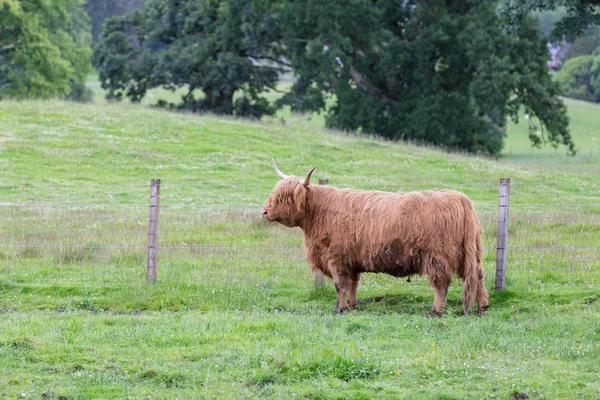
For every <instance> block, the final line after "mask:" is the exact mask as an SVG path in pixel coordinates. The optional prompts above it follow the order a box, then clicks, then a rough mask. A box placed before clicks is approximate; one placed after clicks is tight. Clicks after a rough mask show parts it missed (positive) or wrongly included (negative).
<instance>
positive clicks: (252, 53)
mask: <svg viewBox="0 0 600 400" xmlns="http://www.w3.org/2000/svg"><path fill="white" fill-rule="evenodd" d="M271 5H272V3H271V2H270V1H268V0H261V1H252V2H248V1H244V0H213V1H204V0H178V1H176V0H149V1H148V2H147V3H146V4H145V6H144V8H143V9H142V10H136V11H134V12H133V13H131V14H129V15H126V16H123V17H118V18H112V19H110V20H108V21H107V23H106V25H105V29H104V31H103V32H102V35H101V40H100V42H99V44H98V46H97V50H96V53H95V64H96V65H97V66H98V70H99V74H100V81H101V83H102V87H103V88H105V89H106V90H107V91H108V95H107V97H108V98H110V99H117V100H118V99H121V98H122V97H123V96H126V97H129V98H130V99H131V100H132V101H139V100H141V98H143V96H144V95H145V93H146V91H147V90H148V89H150V88H153V87H158V86H163V87H166V88H168V89H173V90H174V89H177V88H186V94H185V95H184V96H183V97H182V103H181V104H179V105H171V106H172V107H178V108H180V109H186V110H192V111H211V112H215V113H223V114H235V115H241V116H249V117H257V118H258V117H260V116H262V115H264V114H271V113H273V111H274V109H273V107H272V105H271V104H269V102H268V101H267V100H266V99H265V98H263V97H261V96H260V93H261V92H263V91H264V90H266V89H268V88H273V89H274V88H275V84H276V82H277V80H278V72H279V71H281V66H280V62H279V60H280V55H281V51H282V50H281V48H280V44H279V42H278V40H277V39H278V36H277V35H278V32H277V29H276V25H275V21H274V20H273V16H272V15H271V13H270V7H271ZM199 92H200V93H199ZM237 93H241V96H240V97H238V98H237V99H235V100H234V96H235V95H236V94H237Z"/></svg>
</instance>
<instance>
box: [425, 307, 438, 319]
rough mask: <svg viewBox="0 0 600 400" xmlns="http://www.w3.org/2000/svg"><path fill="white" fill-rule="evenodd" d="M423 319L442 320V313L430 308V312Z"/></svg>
mask: <svg viewBox="0 0 600 400" xmlns="http://www.w3.org/2000/svg"><path fill="white" fill-rule="evenodd" d="M425 317H427V318H442V312H441V311H438V310H434V309H433V308H432V309H431V310H429V314H427V315H426V316H425Z"/></svg>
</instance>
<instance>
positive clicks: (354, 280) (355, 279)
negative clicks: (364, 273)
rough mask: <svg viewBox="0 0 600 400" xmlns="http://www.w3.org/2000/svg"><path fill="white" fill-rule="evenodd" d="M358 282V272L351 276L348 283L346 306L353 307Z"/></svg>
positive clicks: (356, 301) (354, 305)
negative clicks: (350, 280) (350, 281)
mask: <svg viewBox="0 0 600 400" xmlns="http://www.w3.org/2000/svg"><path fill="white" fill-rule="evenodd" d="M359 282H360V274H354V275H353V276H352V283H351V284H350V294H349V295H348V307H349V308H351V309H354V308H355V307H356V303H358V300H357V296H356V292H357V291H358V283H359Z"/></svg>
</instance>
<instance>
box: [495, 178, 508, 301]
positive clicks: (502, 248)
mask: <svg viewBox="0 0 600 400" xmlns="http://www.w3.org/2000/svg"><path fill="white" fill-rule="evenodd" d="M509 200H510V178H502V179H500V202H499V204H498V244H497V246H496V290H504V284H505V282H506V245H507V241H508V205H509Z"/></svg>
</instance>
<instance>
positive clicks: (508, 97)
mask: <svg viewBox="0 0 600 400" xmlns="http://www.w3.org/2000/svg"><path fill="white" fill-rule="evenodd" d="M566 1H567V0H565V2H566ZM546 3H547V4H550V3H549V2H546ZM546 3H544V4H546ZM547 4H546V5H547ZM552 4H555V3H552ZM556 4H558V3H556ZM541 6H542V2H534V1H531V2H529V3H528V4H527V5H526V6H523V7H518V5H515V4H513V2H510V1H505V2H500V3H499V2H496V1H476V0H458V1H452V2H448V1H443V0H431V1H427V2H424V1H416V0H403V1H398V0H375V1H370V0H329V1H323V0H305V1H295V0H278V1H267V0H260V1H252V2H248V1H244V0H213V1H204V0H148V1H147V2H146V3H145V5H144V7H143V8H142V9H140V10H136V11H134V12H133V13H131V14H128V15H125V16H121V17H116V18H112V19H109V20H107V21H106V23H105V29H104V30H103V32H102V35H101V37H100V40H99V43H98V46H97V47H96V52H95V58H94V61H95V65H97V66H98V70H99V75H100V80H101V83H102V86H103V88H105V89H106V90H107V91H108V97H109V98H112V99H120V98H122V97H123V96H126V97H128V98H130V99H131V100H133V101H139V100H140V99H141V98H142V97H143V96H144V95H145V93H146V92H147V90H148V89H150V88H153V87H158V86H162V87H166V88H169V89H173V90H174V89H178V88H184V89H185V91H186V93H185V94H184V95H183V98H182V102H181V104H179V105H173V104H172V105H170V106H171V107H178V108H183V109H188V110H194V111H211V112H216V113H226V114H235V115H241V116H251V117H260V116H262V115H265V114H271V113H272V112H273V111H274V108H273V107H272V104H270V103H269V102H268V101H267V100H266V99H265V98H264V97H262V93H263V92H264V91H265V90H269V89H274V88H275V85H276V82H277V80H278V73H279V72H281V71H282V66H284V65H287V64H288V63H289V64H290V65H291V67H292V68H293V71H294V74H295V78H296V81H295V83H294V85H293V87H292V90H291V91H290V92H289V93H286V94H285V95H284V96H283V98H281V99H280V101H278V102H277V106H282V105H284V104H289V105H291V106H292V108H293V109H295V110H302V111H325V110H326V112H327V115H326V123H327V125H328V126H330V127H334V128H339V129H343V130H352V131H359V132H366V133H375V134H378V135H382V136H384V137H387V138H392V139H408V140H413V141H417V142H427V143H433V144H437V145H441V146H444V147H448V148H457V149H463V150H467V151H470V152H480V153H486V154H492V155H497V154H499V153H500V151H501V149H502V146H503V141H504V137H505V129H506V121H507V119H508V118H512V119H513V120H515V121H516V120H518V117H519V112H520V110H522V109H524V110H525V112H526V113H527V114H529V115H530V116H531V117H532V118H530V119H528V124H529V127H530V134H529V137H530V139H531V141H532V143H533V145H535V146H540V145H541V144H542V143H544V142H549V143H550V144H552V145H553V146H555V147H557V146H559V145H565V146H566V147H567V149H568V151H569V152H571V153H574V151H575V146H574V143H573V141H572V139H571V136H570V134H569V131H568V118H567V115H566V108H565V106H564V104H563V102H562V101H561V100H560V98H559V97H558V93H559V92H558V89H557V86H556V84H555V83H553V82H552V79H551V77H550V75H549V71H548V68H547V65H546V63H547V60H548V49H547V48H546V43H545V41H544V40H543V39H542V35H541V34H540V28H539V24H538V23H537V21H536V20H534V19H533V18H532V17H531V16H529V14H528V12H529V11H530V10H532V9H535V8H536V7H541ZM527 7H528V8H527ZM511 10H512V11H514V12H511ZM327 98H331V99H332V100H333V101H332V103H333V105H332V106H331V107H329V108H327V107H326V105H327V104H329V103H328V102H327V101H326V100H327Z"/></svg>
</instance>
